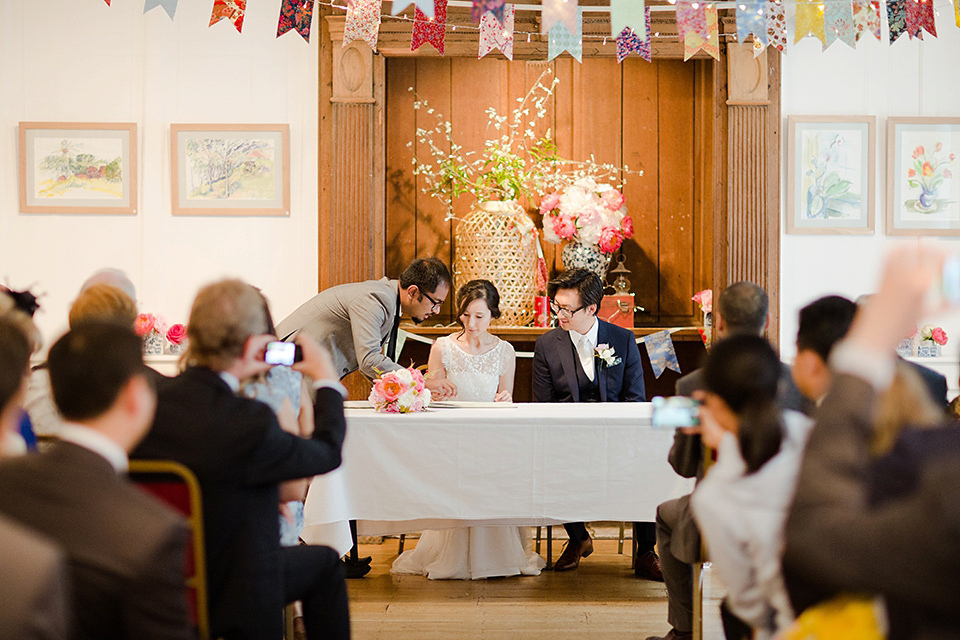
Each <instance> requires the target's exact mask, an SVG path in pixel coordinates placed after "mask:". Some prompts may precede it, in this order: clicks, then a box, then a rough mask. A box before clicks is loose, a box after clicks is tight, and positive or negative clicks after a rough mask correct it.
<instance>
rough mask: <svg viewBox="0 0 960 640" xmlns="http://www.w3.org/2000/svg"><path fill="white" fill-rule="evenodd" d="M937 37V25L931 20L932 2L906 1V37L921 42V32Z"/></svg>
mask: <svg viewBox="0 0 960 640" xmlns="http://www.w3.org/2000/svg"><path fill="white" fill-rule="evenodd" d="M921 29H925V30H926V31H927V33H929V34H930V35H932V36H933V37H934V38H936V37H937V25H936V24H935V23H934V19H933V0H907V35H908V36H910V37H911V38H912V37H914V36H916V37H917V38H918V39H920V40H923V31H921Z"/></svg>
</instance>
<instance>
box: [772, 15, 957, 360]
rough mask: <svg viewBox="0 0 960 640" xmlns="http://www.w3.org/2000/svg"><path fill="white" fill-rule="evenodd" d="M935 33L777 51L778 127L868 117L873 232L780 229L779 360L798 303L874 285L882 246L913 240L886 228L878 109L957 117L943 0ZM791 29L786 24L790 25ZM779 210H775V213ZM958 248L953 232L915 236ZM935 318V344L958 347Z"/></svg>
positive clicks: (789, 349)
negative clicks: (943, 336)
mask: <svg viewBox="0 0 960 640" xmlns="http://www.w3.org/2000/svg"><path fill="white" fill-rule="evenodd" d="M936 7H937V9H938V10H939V11H940V16H939V17H938V18H937V32H938V35H939V37H937V38H932V37H930V36H929V35H925V39H924V40H923V41H922V42H920V41H917V40H912V41H911V40H907V37H906V36H905V35H904V36H901V37H900V38H899V39H898V40H897V42H896V43H895V44H893V45H892V46H891V45H889V44H888V43H887V42H888V41H887V39H886V38H887V31H886V27H884V30H883V33H882V35H883V38H884V41H883V42H878V41H876V40H875V39H873V38H861V40H860V42H859V43H858V45H857V49H856V50H855V51H854V50H853V49H850V48H849V47H847V46H846V45H845V44H843V43H842V42H839V41H838V42H836V43H834V44H833V45H832V46H831V47H830V48H829V49H827V51H824V52H821V50H820V42H819V41H818V40H816V39H813V38H806V39H804V40H801V41H800V42H799V43H798V44H796V45H792V44H791V45H790V46H789V48H788V51H787V55H786V56H784V57H783V84H782V101H781V107H782V115H783V132H784V136H786V133H787V116H789V115H850V116H853V115H873V116H876V117H877V180H876V194H875V203H876V211H875V214H876V231H875V233H874V234H873V235H871V236H840V235H836V236H831V235H825V236H824V235H821V236H814V235H793V234H789V235H788V234H786V233H784V234H782V236H781V238H780V247H781V248H780V252H781V255H780V292H781V294H780V300H779V305H780V318H781V320H780V347H781V355H782V357H783V359H784V360H785V361H790V360H792V359H793V356H794V354H795V352H796V349H795V341H796V335H797V313H798V312H799V310H800V309H801V308H802V307H803V306H804V305H806V304H807V303H809V302H811V301H813V300H815V299H816V298H819V297H820V296H823V295H827V294H830V293H837V294H840V295H844V296H847V297H849V298H856V297H857V296H858V295H860V294H862V293H869V292H872V291H874V290H875V288H876V286H877V284H878V278H879V269H880V266H881V264H882V259H883V255H884V253H885V252H886V251H887V250H888V249H889V248H890V247H891V246H893V245H894V244H896V243H903V242H906V243H917V242H920V240H918V239H916V238H910V237H904V236H889V237H888V236H886V235H885V229H884V227H885V219H886V204H887V198H886V149H887V144H886V135H887V118H888V117H891V116H892V117H897V116H929V117H932V116H945V117H946V116H949V117H960V72H958V67H957V60H958V59H960V29H958V28H957V26H956V24H955V22H954V20H953V6H952V5H951V4H949V3H948V2H947V1H946V0H939V1H938V2H937V4H936ZM791 37H792V25H791ZM786 151H787V149H786V139H785V138H784V144H783V162H782V167H783V175H782V176H781V178H782V184H783V190H782V194H781V207H780V211H781V216H783V212H784V210H785V207H786V184H787V182H786V181H787V180H788V179H789V178H788V177H787V175H786V164H787V156H786ZM781 219H783V218H781ZM922 242H924V243H931V244H934V243H941V244H944V245H946V246H947V247H949V248H951V249H953V250H958V251H960V238H954V239H947V238H941V239H937V238H924V239H923V240H922ZM925 321H926V322H937V323H940V324H943V326H944V328H945V330H946V331H947V334H948V336H950V342H949V343H948V344H947V347H946V349H945V353H949V354H951V355H955V354H956V353H957V351H958V349H960V317H958V316H957V315H956V314H952V315H949V316H941V317H939V318H928V319H926V320H925Z"/></svg>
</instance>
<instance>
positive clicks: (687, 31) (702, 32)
mask: <svg viewBox="0 0 960 640" xmlns="http://www.w3.org/2000/svg"><path fill="white" fill-rule="evenodd" d="M694 5H696V7H694ZM677 36H678V37H679V39H680V42H682V43H683V59H684V61H686V60H689V59H690V58H691V57H692V56H693V54H695V53H696V52H697V51H699V50H700V49H703V50H704V51H706V52H707V53H709V54H710V55H711V56H713V57H714V58H716V59H717V60H719V59H720V36H719V32H718V29H717V9H716V7H714V6H713V5H712V4H711V5H706V6H704V4H703V3H700V2H693V1H692V0H677Z"/></svg>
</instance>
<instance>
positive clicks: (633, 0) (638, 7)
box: [610, 0, 650, 40]
mask: <svg viewBox="0 0 960 640" xmlns="http://www.w3.org/2000/svg"><path fill="white" fill-rule="evenodd" d="M644 5H645V2H644V0H610V35H612V36H616V37H617V38H618V39H619V38H620V36H621V35H623V30H624V29H626V28H627V27H630V28H631V29H633V30H634V31H635V33H634V37H636V38H640V39H641V40H646V39H647V34H646V33H644V30H643V29H641V28H640V25H641V24H643V21H644V20H645V16H647V15H649V13H650V12H649V11H648V10H647V9H646V7H645V6H644Z"/></svg>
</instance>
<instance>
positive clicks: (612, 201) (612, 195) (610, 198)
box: [600, 189, 624, 211]
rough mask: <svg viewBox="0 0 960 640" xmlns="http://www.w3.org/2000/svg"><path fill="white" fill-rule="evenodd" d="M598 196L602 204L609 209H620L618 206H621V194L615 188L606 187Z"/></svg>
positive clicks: (622, 198)
mask: <svg viewBox="0 0 960 640" xmlns="http://www.w3.org/2000/svg"><path fill="white" fill-rule="evenodd" d="M600 198H601V199H602V200H603V204H604V205H606V207H607V208H608V209H610V211H620V207H622V206H623V202H624V197H623V194H622V193H620V192H619V191H617V190H616V189H607V190H606V191H604V192H603V195H601V196H600Z"/></svg>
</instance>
